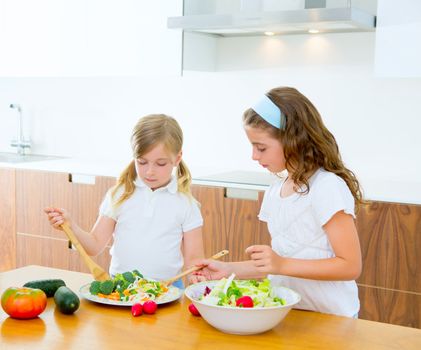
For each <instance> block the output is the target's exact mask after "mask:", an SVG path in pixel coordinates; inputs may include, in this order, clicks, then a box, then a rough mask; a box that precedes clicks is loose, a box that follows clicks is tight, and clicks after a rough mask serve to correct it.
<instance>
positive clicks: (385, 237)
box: [357, 202, 421, 293]
mask: <svg viewBox="0 0 421 350" xmlns="http://www.w3.org/2000/svg"><path fill="white" fill-rule="evenodd" d="M357 228H358V232H359V236H360V241H361V250H362V255H363V271H362V274H361V276H360V278H359V279H358V282H359V283H361V284H365V285H373V286H377V287H385V288H390V289H398V290H405V291H412V292H418V293H421V264H420V261H421V205H409V204H399V203H386V202H370V203H368V204H366V205H364V206H363V207H362V209H361V210H360V211H359V213H358V216H357Z"/></svg>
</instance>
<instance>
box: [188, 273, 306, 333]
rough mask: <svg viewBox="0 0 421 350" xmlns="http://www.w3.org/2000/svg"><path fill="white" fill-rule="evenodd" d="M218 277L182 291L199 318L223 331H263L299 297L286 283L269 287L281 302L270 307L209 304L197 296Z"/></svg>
mask: <svg viewBox="0 0 421 350" xmlns="http://www.w3.org/2000/svg"><path fill="white" fill-rule="evenodd" d="M216 283H218V281H206V282H200V283H197V284H192V285H190V286H188V287H187V288H186V290H185V291H184V294H185V295H186V297H187V298H188V299H190V300H191V302H192V303H193V304H194V306H196V308H197V310H198V311H199V312H200V315H201V316H202V317H203V319H204V320H205V321H206V322H208V323H209V324H210V325H211V326H213V327H215V328H216V329H219V330H220V331H222V332H224V333H231V334H240V335H246V334H257V333H262V332H266V331H268V330H270V329H272V328H273V327H275V326H276V325H277V324H279V323H280V322H281V321H282V320H283V319H284V318H285V316H286V315H287V314H288V312H289V311H290V310H291V309H292V307H293V306H294V305H295V304H297V303H298V302H299V301H300V300H301V297H300V295H299V294H298V293H297V292H295V291H293V290H292V289H289V288H286V287H276V286H275V287H272V288H273V291H274V293H275V294H276V296H277V297H279V298H283V299H284V300H285V301H286V303H285V305H280V306H272V307H253V308H242V307H229V306H218V305H209V304H207V303H204V302H202V301H199V300H198V298H199V297H200V296H201V295H203V293H204V291H205V288H206V286H208V287H209V288H211V289H212V288H213V287H214V286H215V284H216Z"/></svg>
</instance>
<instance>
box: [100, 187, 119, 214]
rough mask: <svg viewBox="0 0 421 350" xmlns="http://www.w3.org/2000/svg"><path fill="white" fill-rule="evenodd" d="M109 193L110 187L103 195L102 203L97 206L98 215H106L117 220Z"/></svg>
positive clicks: (110, 191)
mask: <svg viewBox="0 0 421 350" xmlns="http://www.w3.org/2000/svg"><path fill="white" fill-rule="evenodd" d="M111 193H112V189H109V190H108V191H107V193H106V194H105V197H104V199H103V200H102V203H101V205H100V207H99V215H100V216H106V217H109V218H111V219H113V220H116V221H117V211H116V208H115V207H114V206H113V200H112V196H111Z"/></svg>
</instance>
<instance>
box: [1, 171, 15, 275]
mask: <svg viewBox="0 0 421 350" xmlns="http://www.w3.org/2000/svg"><path fill="white" fill-rule="evenodd" d="M0 215H1V217H0V242H1V243H0V271H6V270H10V269H14V268H15V267H16V235H15V233H16V202H15V170H14V169H8V168H0Z"/></svg>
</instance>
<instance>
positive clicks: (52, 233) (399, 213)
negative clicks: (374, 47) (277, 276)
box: [0, 168, 421, 328]
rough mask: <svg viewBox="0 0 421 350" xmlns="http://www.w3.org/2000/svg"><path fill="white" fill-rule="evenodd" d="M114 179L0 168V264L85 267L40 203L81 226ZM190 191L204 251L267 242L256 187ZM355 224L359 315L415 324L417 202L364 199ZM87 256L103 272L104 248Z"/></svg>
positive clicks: (419, 246)
mask: <svg viewBox="0 0 421 350" xmlns="http://www.w3.org/2000/svg"><path fill="white" fill-rule="evenodd" d="M114 183H115V179H114V178H111V177H96V178H95V185H85V184H77V183H74V182H71V181H70V177H69V174H65V173H53V172H45V171H32V170H19V169H18V170H15V169H6V168H0V196H1V197H0V198H1V199H2V200H1V201H0V210H1V213H2V218H1V220H0V239H1V242H2V244H1V245H0V254H1V257H2V258H1V260H0V269H1V270H2V271H4V270H8V269H11V268H14V267H15V266H17V267H20V266H25V265H30V264H37V265H44V266H50V267H56V268H62V269H69V270H74V271H85V272H87V269H86V267H85V265H84V263H83V262H82V261H81V259H80V257H79V253H78V252H77V251H75V250H72V249H69V248H68V240H67V238H66V236H65V234H64V233H62V232H59V231H57V230H54V229H52V228H51V227H50V225H49V223H48V221H47V218H46V216H45V214H44V213H43V208H45V207H47V206H58V207H63V208H66V209H68V210H69V212H70V213H72V216H73V217H74V219H75V220H76V221H77V222H78V223H79V224H80V226H81V227H82V228H84V229H85V230H89V229H90V228H91V227H92V225H93V224H94V222H95V220H96V217H97V213H98V207H99V205H100V203H101V200H102V198H103V196H104V194H105V192H106V191H107V189H108V188H110V187H111V186H113V185H114ZM192 192H193V196H194V197H195V198H196V199H197V200H198V201H199V202H200V203H201V211H202V215H203V219H204V226H203V234H204V245H205V255H206V256H211V255H213V254H215V253H216V252H218V251H220V250H222V249H228V250H229V251H230V254H229V255H228V256H227V257H224V259H225V260H226V261H239V260H244V259H247V256H246V254H245V253H244V250H245V248H247V247H248V246H250V245H253V244H268V245H269V244H270V235H269V233H268V231H267V226H266V224H265V223H263V222H260V221H259V220H258V218H257V215H258V213H259V209H260V206H261V201H262V198H263V192H259V194H258V199H257V200H246V199H233V198H227V197H226V191H225V188H223V187H207V186H201V185H194V186H192ZM15 198H16V199H15ZM15 218H16V219H15ZM357 228H358V233H359V236H360V242H361V250H362V256H363V270H362V274H361V276H360V278H359V279H358V281H357V283H358V285H359V295H360V301H361V310H360V314H359V317H360V318H363V319H367V320H373V321H380V322H387V323H393V324H398V325H403V326H410V327H417V328H421V267H420V264H419V262H420V261H421V253H420V252H421V206H420V205H408V204H399V203H384V202H369V203H367V204H365V205H364V206H363V207H362V208H361V209H360V211H359V213H358V214H357ZM15 232H17V234H16V235H15V234H14V233H15ZM15 252H16V254H15ZM95 260H96V261H97V262H98V263H99V264H100V265H101V266H102V267H104V268H105V269H107V268H108V265H109V261H110V256H109V246H108V247H107V248H106V249H105V251H104V252H103V253H102V254H100V255H99V256H98V257H96V258H95Z"/></svg>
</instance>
